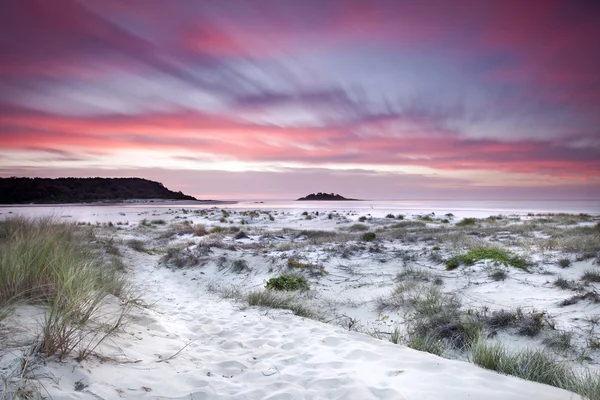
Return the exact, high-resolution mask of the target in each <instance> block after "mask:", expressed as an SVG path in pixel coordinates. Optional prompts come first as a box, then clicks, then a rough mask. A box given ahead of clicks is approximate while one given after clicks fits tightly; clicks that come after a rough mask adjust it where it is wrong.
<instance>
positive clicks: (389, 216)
mask: <svg viewBox="0 0 600 400" xmlns="http://www.w3.org/2000/svg"><path fill="white" fill-rule="evenodd" d="M385 217H386V218H396V217H394V214H388V215H386V216H385Z"/></svg>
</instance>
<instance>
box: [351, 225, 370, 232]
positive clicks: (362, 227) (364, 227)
mask: <svg viewBox="0 0 600 400" xmlns="http://www.w3.org/2000/svg"><path fill="white" fill-rule="evenodd" d="M348 230H349V231H350V232H364V231H368V230H369V227H368V226H367V225H364V224H352V225H350V226H349V227H348Z"/></svg>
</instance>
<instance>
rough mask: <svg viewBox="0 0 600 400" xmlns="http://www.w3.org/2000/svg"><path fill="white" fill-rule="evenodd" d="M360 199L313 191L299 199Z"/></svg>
mask: <svg viewBox="0 0 600 400" xmlns="http://www.w3.org/2000/svg"><path fill="white" fill-rule="evenodd" d="M314 200H318V201H343V200H346V201H360V200H359V199H347V198H346V197H344V196H340V195H339V194H334V193H321V192H319V193H311V194H309V195H308V196H305V197H300V198H299V199H298V200H297V201H314Z"/></svg>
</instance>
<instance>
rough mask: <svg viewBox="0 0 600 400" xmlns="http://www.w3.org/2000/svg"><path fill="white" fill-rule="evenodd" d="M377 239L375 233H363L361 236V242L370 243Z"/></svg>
mask: <svg viewBox="0 0 600 400" xmlns="http://www.w3.org/2000/svg"><path fill="white" fill-rule="evenodd" d="M376 238H377V235H376V234H375V232H365V233H363V235H362V236H361V240H362V241H363V242H372V241H374V240H375V239H376Z"/></svg>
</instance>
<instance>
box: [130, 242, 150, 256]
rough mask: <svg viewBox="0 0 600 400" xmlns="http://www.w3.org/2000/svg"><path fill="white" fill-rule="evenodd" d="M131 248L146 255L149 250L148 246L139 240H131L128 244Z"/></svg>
mask: <svg viewBox="0 0 600 400" xmlns="http://www.w3.org/2000/svg"><path fill="white" fill-rule="evenodd" d="M127 244H128V245H129V247H131V248H132V249H133V250H135V251H139V252H140V253H145V252H147V251H148V250H147V249H146V244H145V243H144V242H143V241H142V240H139V239H131V240H129V241H128V242H127Z"/></svg>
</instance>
